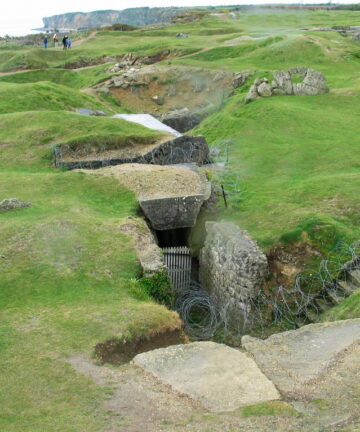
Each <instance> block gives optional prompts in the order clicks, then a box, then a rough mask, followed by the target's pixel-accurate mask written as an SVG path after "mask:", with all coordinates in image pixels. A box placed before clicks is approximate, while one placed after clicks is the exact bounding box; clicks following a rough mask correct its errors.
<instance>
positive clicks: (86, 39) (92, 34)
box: [72, 30, 97, 46]
mask: <svg viewBox="0 0 360 432" xmlns="http://www.w3.org/2000/svg"><path fill="white" fill-rule="evenodd" d="M96 33H97V30H96V31H93V32H91V33H90V34H89V36H86V38H83V39H78V40H76V41H74V42H73V43H72V45H73V46H79V45H81V44H82V43H84V42H87V41H88V40H89V39H92V38H93V37H94V36H95V35H96Z"/></svg>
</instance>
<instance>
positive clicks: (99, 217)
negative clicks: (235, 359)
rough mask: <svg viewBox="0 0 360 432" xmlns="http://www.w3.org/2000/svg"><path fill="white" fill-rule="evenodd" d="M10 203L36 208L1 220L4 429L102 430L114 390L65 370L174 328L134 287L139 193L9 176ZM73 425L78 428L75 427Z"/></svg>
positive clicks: (4, 183) (104, 184)
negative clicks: (127, 227)
mask: <svg viewBox="0 0 360 432" xmlns="http://www.w3.org/2000/svg"><path fill="white" fill-rule="evenodd" d="M0 190H1V197H8V196H16V197H18V198H19V199H22V200H26V201H29V202H31V204H32V207H30V208H28V209H23V210H18V211H9V212H5V213H1V214H0V224H1V230H0V256H1V258H0V274H1V279H0V288H1V289H0V314H1V324H0V351H1V355H0V367H1V370H2V372H3V373H2V374H1V376H0V401H1V402H0V403H1V407H2V410H1V411H2V413H1V416H0V424H1V429H2V430H4V431H7V432H15V431H16V432H17V431H20V430H21V431H29V432H30V431H34V430H46V431H47V432H48V431H49V432H50V431H69V432H70V431H72V432H73V431H78V430H87V431H98V430H100V429H101V428H102V427H103V426H104V422H106V416H104V414H103V413H102V412H101V410H100V409H99V406H100V405H101V402H102V400H104V398H105V397H107V396H106V392H107V389H106V387H98V386H95V385H94V383H93V382H92V381H91V380H90V378H87V377H86V376H84V375H82V374H79V373H77V372H75V371H74V370H73V369H72V368H71V367H70V365H69V364H68V363H67V362H66V359H67V357H68V356H71V355H75V354H78V353H83V354H84V355H86V356H87V357H91V356H92V352H93V347H94V345H95V344H97V343H99V342H103V341H105V340H108V339H112V338H115V337H117V338H119V337H128V336H129V335H130V336H133V335H137V336H139V335H141V334H144V333H145V332H147V331H148V330H152V329H156V328H158V327H163V326H166V325H171V323H173V322H174V318H175V317H174V316H173V315H172V313H171V312H169V311H168V310H167V309H166V308H165V307H163V306H160V305H157V304H155V303H154V302H153V301H151V300H150V299H149V297H148V296H147V295H146V294H145V293H141V295H136V293H134V291H133V290H131V284H130V283H129V280H130V279H131V278H134V277H136V276H137V275H138V273H139V266H138V264H137V260H136V258H135V253H134V250H133V247H132V244H131V242H130V241H129V239H128V238H127V237H125V236H124V235H122V234H121V233H120V232H119V221H120V219H121V218H122V217H124V216H128V215H135V214H136V211H137V210H136V209H137V205H136V201H135V197H134V195H133V193H131V192H129V191H127V190H126V189H124V188H123V187H121V186H120V185H119V184H118V183H117V182H116V181H115V180H113V179H110V178H95V177H94V178H93V176H86V175H84V174H81V173H75V172H68V173H63V172H49V173H21V172H12V171H10V170H8V171H7V172H1V174H0ZM69 418H71V421H69Z"/></svg>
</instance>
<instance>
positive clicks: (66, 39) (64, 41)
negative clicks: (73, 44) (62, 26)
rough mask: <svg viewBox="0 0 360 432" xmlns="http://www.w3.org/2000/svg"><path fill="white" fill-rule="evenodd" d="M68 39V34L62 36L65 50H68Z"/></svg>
mask: <svg viewBox="0 0 360 432" xmlns="http://www.w3.org/2000/svg"><path fill="white" fill-rule="evenodd" d="M67 41H68V37H67V35H65V36H64V37H63V38H62V44H63V49H64V50H66V48H67Z"/></svg>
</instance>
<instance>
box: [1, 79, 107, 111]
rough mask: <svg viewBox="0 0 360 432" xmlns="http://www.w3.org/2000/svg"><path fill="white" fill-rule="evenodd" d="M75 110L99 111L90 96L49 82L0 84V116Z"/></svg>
mask: <svg viewBox="0 0 360 432" xmlns="http://www.w3.org/2000/svg"><path fill="white" fill-rule="evenodd" d="M77 108H90V109H93V110H97V109H101V108H103V106H102V105H101V104H100V102H98V101H97V100H96V99H95V98H93V97H92V96H89V95H87V94H84V93H80V92H78V91H76V90H73V89H71V88H68V87H65V86H62V85H59V84H54V83H50V82H37V83H30V84H11V83H0V114H5V113H15V112H20V111H35V110H47V111H60V110H68V111H75V110H76V109H77Z"/></svg>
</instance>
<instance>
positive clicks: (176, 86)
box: [110, 66, 233, 114]
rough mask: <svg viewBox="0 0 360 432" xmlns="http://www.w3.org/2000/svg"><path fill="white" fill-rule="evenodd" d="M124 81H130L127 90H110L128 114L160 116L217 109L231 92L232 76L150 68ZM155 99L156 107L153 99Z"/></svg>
mask: <svg viewBox="0 0 360 432" xmlns="http://www.w3.org/2000/svg"><path fill="white" fill-rule="evenodd" d="M127 75H129V74H127ZM125 79H129V80H130V83H131V84H130V85H129V86H128V85H126V84H125V85H124V87H126V88H123V87H121V86H119V87H113V88H111V89H110V92H111V95H112V96H113V97H114V98H115V99H117V100H119V101H120V102H121V104H122V105H123V106H124V107H126V108H128V109H130V110H132V111H136V112H140V111H141V112H145V113H158V114H162V113H166V112H169V111H172V110H176V109H180V108H184V107H187V108H189V110H191V111H196V110H202V109H205V108H206V107H208V106H211V105H214V106H217V105H218V104H220V103H221V102H222V100H223V98H224V97H225V96H226V95H227V94H228V93H229V92H230V91H231V90H232V80H233V74H231V73H225V72H219V71H210V70H205V69H201V68H190V67H179V66H176V67H171V66H169V67H157V66H150V67H145V68H142V69H140V70H138V71H136V72H134V73H131V74H130V75H129V76H127V77H125ZM156 96H157V97H158V99H157V100H159V99H160V100H161V103H160V104H158V103H156V100H154V99H153V98H154V97H156Z"/></svg>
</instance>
